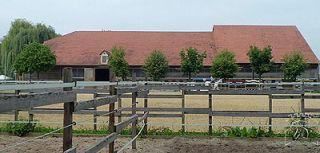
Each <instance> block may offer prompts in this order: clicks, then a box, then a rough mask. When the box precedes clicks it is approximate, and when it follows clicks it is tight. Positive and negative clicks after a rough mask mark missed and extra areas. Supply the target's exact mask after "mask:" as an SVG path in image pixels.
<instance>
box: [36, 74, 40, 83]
mask: <svg viewBox="0 0 320 153" xmlns="http://www.w3.org/2000/svg"><path fill="white" fill-rule="evenodd" d="M37 79H38V81H40V73H39V72H37Z"/></svg>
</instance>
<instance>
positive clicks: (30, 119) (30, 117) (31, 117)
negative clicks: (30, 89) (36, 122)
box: [29, 113, 33, 122]
mask: <svg viewBox="0 0 320 153" xmlns="http://www.w3.org/2000/svg"><path fill="white" fill-rule="evenodd" d="M32 121H33V114H30V113H29V122H32Z"/></svg>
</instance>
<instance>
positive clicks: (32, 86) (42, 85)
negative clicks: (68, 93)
mask: <svg viewBox="0 0 320 153" xmlns="http://www.w3.org/2000/svg"><path fill="white" fill-rule="evenodd" d="M74 85H75V83H74V82H68V83H39V84H1V86H0V90H29V89H48V88H65V87H71V88H72V87H74Z"/></svg>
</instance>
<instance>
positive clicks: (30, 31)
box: [0, 19, 58, 76]
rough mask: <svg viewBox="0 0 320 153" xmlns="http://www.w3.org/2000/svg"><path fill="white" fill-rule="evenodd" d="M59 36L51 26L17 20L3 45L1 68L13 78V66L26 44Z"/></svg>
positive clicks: (41, 41)
mask: <svg viewBox="0 0 320 153" xmlns="http://www.w3.org/2000/svg"><path fill="white" fill-rule="evenodd" d="M56 36H58V35H57V34H56V33H55V31H54V29H53V28H52V27H51V26H46V25H44V24H36V25H33V24H32V23H30V22H29V21H26V20H24V19H16V20H15V21H14V22H12V23H11V28H10V30H9V32H8V34H7V35H6V36H5V37H4V39H3V41H2V45H1V55H0V56H1V60H0V61H1V67H2V69H3V70H5V69H6V72H7V75H9V76H13V64H14V61H15V59H16V57H17V56H18V55H19V53H20V52H21V51H22V49H23V47H24V46H25V45H26V44H29V43H32V42H38V43H43V42H44V41H46V40H48V39H51V38H54V37H56Z"/></svg>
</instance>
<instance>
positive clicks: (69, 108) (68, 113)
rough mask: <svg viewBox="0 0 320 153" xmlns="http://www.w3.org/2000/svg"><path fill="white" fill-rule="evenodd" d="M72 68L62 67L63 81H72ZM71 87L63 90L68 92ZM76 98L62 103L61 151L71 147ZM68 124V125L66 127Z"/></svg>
mask: <svg viewBox="0 0 320 153" xmlns="http://www.w3.org/2000/svg"><path fill="white" fill-rule="evenodd" d="M72 76H73V75H72V68H70V67H66V68H64V69H63V82H64V83H69V82H72ZM71 90H72V87H65V88H63V91H65V92H70V91H71ZM75 100H76V99H75V98H74V99H72V100H70V101H68V102H66V103H64V104H63V109H64V113H63V127H66V128H64V129H63V151H66V150H68V149H70V148H72V126H70V125H71V124H72V122H73V116H72V115H73V114H72V113H73V111H74V101H75ZM68 126H69V127H68Z"/></svg>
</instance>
